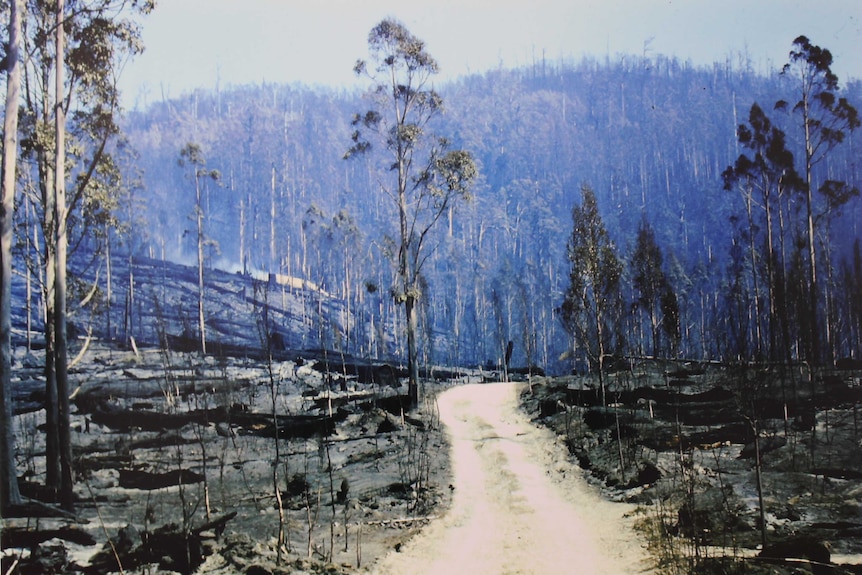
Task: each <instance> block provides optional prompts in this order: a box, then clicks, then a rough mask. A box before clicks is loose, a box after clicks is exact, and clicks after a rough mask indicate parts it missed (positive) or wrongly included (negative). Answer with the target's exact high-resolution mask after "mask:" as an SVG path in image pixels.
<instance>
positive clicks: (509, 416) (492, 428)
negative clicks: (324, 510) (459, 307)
mask: <svg viewBox="0 0 862 575" xmlns="http://www.w3.org/2000/svg"><path fill="white" fill-rule="evenodd" d="M523 385H524V384H509V383H496V384H478V385H465V386H459V387H455V388H452V389H450V390H447V391H446V392H444V393H443V394H441V395H440V398H439V408H440V419H441V421H442V422H443V423H444V424H445V426H446V429H447V433H448V435H449V439H450V442H451V449H452V453H451V456H452V470H453V485H454V487H455V492H454V497H453V501H452V506H451V508H450V509H449V510H448V511H447V512H446V514H445V515H443V516H442V517H441V518H440V519H438V520H436V521H434V522H432V523H431V524H429V525H428V526H427V527H426V528H425V529H424V530H423V531H422V532H421V533H420V534H419V535H417V536H416V537H415V538H414V539H412V540H411V541H410V542H408V543H407V544H406V545H404V546H403V547H402V548H401V551H400V552H395V551H393V552H391V553H389V554H388V555H386V556H385V557H383V558H382V559H381V561H380V562H378V564H377V565H375V567H374V569H373V572H374V573H378V574H380V575H387V574H391V575H396V574H397V575H405V574H408V573H409V574H417V575H418V574H423V573H427V574H435V575H436V574H446V575H452V574H458V573H464V574H468V573H469V574H470V575H484V574H488V575H501V574H506V575H515V574H519V575H520V574H524V575H526V574H536V575H551V574H554V573H560V574H563V573H565V574H578V573H583V574H584V575H626V574H634V573H644V572H646V567H645V552H644V550H643V547H642V544H641V541H640V539H639V538H638V536H637V535H636V533H635V532H633V531H632V529H631V521H630V520H629V519H626V518H625V517H624V514H625V513H627V512H629V511H631V510H632V507H631V506H628V505H624V504H620V503H611V502H608V501H605V500H603V499H601V498H600V497H599V495H598V494H597V493H596V492H595V491H594V489H593V488H591V487H590V486H589V485H587V484H586V482H585V481H584V479H583V477H582V472H581V471H580V470H579V469H578V468H577V467H575V466H572V465H570V464H569V463H567V462H565V457H563V456H562V454H561V450H562V446H561V445H560V444H559V443H558V442H557V441H556V440H555V438H554V436H553V434H552V433H551V432H549V431H548V430H546V429H544V428H538V427H536V426H535V425H533V424H532V423H530V421H529V420H528V419H527V418H526V416H525V415H524V414H523V412H521V411H520V410H519V409H518V401H517V398H518V393H520V391H521V390H522V389H523Z"/></svg>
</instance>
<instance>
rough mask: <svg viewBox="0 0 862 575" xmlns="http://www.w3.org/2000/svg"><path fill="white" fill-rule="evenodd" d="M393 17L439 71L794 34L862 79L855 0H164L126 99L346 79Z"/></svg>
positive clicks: (444, 75) (748, 42)
mask: <svg viewBox="0 0 862 575" xmlns="http://www.w3.org/2000/svg"><path fill="white" fill-rule="evenodd" d="M387 16H394V17H396V18H398V19H399V20H401V21H402V22H403V23H404V24H405V25H406V26H407V27H408V28H409V29H410V31H411V32H412V33H413V34H414V35H416V36H418V37H419V38H421V39H423V40H425V42H426V45H427V48H428V51H429V52H430V53H431V54H432V55H433V56H434V57H435V58H436V59H437V60H438V62H439V63H440V66H441V74H440V81H445V80H446V79H449V78H453V77H457V76H461V75H464V74H467V73H470V72H480V71H483V70H487V69H489V68H495V67H497V66H499V65H503V66H505V67H513V66H518V65H524V64H529V63H530V62H531V61H533V60H534V59H540V58H542V55H543V54H544V56H545V57H546V58H548V59H549V60H557V59H560V58H566V59H574V60H579V59H580V58H581V57H582V56H584V55H592V56H596V57H600V58H604V56H605V55H607V54H610V56H611V57H616V56H617V55H618V54H623V53H628V54H642V53H643V51H644V48H645V45H646V49H647V51H648V53H650V54H665V55H670V56H677V57H679V58H680V59H682V60H687V59H691V61H692V62H694V63H695V64H706V63H710V62H714V61H724V60H725V59H727V58H728V57H730V58H732V59H733V60H734V61H737V60H738V57H739V54H741V53H743V52H746V53H747V54H748V56H749V58H750V59H751V61H752V63H753V64H754V66H755V68H756V69H757V70H759V71H763V72H765V71H767V70H770V69H774V68H778V67H780V66H781V65H782V64H783V63H784V62H786V60H787V53H788V51H789V50H790V48H791V45H792V42H793V39H794V38H796V37H797V36H798V35H800V34H805V35H807V36H808V37H809V38H810V39H811V41H812V42H813V43H815V44H818V45H820V46H823V47H826V48H829V49H830V50H831V51H832V53H833V55H834V57H835V65H834V67H833V70H834V71H835V72H836V73H837V74H838V76H839V79H840V80H841V81H845V80H846V79H847V78H848V77H853V78H856V79H862V0H805V1H803V0H672V1H671V0H528V1H517V2H516V1H512V0H496V1H495V0H435V1H426V0H158V6H157V8H156V10H155V11H154V12H153V13H152V14H150V15H149V16H147V17H146V18H144V19H143V40H144V43H145V45H146V46H147V50H146V52H145V53H144V54H143V55H142V56H139V57H138V58H137V59H136V60H134V61H133V62H131V63H129V64H127V66H126V68H125V69H124V71H123V76H122V80H121V85H122V88H123V91H124V102H125V105H126V107H128V108H134V107H135V105H136V104H144V103H146V102H153V101H156V100H159V99H161V98H162V97H163V96H165V97H174V96H179V95H181V94H182V93H184V92H188V91H190V90H192V89H194V88H196V87H207V88H212V87H215V85H216V81H217V79H219V80H220V82H221V85H222V86H223V87H224V86H228V85H231V84H247V83H260V82H262V81H268V82H301V83H305V84H318V85H325V86H336V87H340V86H348V87H349V86H354V85H355V79H354V77H353V72H352V68H353V64H354V62H355V61H356V59H357V58H360V57H365V55H366V47H367V37H368V31H369V30H370V29H371V28H372V26H374V24H376V23H377V22H379V21H380V20H381V19H382V18H384V17H387Z"/></svg>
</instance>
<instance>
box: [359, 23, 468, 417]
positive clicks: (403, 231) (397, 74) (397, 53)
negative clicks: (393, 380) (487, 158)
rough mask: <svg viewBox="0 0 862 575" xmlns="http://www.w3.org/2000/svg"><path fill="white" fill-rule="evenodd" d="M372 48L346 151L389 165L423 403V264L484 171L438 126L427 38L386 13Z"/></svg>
mask: <svg viewBox="0 0 862 575" xmlns="http://www.w3.org/2000/svg"><path fill="white" fill-rule="evenodd" d="M368 49H369V53H370V56H371V59H370V62H366V61H365V60H358V61H357V62H356V66H355V67H354V71H355V72H356V74H357V75H360V76H365V77H367V78H368V79H369V80H370V82H371V88H370V90H369V92H368V101H369V102H370V106H369V109H368V110H367V111H365V112H363V113H360V114H356V115H354V117H353V127H354V132H353V135H352V141H353V143H352V145H351V146H350V148H349V149H348V151H347V153H346V154H345V158H349V157H352V156H355V155H359V154H362V155H366V154H369V153H375V156H374V158H375V160H379V162H380V165H381V166H383V167H384V168H385V169H386V170H387V171H388V172H389V175H388V176H385V177H382V178H381V179H380V189H381V192H382V193H383V194H385V196H386V197H387V198H388V199H389V200H391V201H392V205H393V207H394V209H395V213H396V214H397V222H398V233H397V235H396V236H395V238H394V239H392V241H391V244H392V245H393V250H392V254H391V260H392V263H393V266H394V268H395V272H396V273H395V276H396V284H395V285H394V286H393V289H392V293H393V296H394V297H395V300H396V301H397V302H398V303H399V304H403V306H404V312H405V317H406V322H407V366H408V372H409V394H410V402H411V404H412V405H413V406H415V405H416V404H417V403H418V400H419V386H418V380H419V366H418V362H417V342H416V332H417V329H418V309H417V303H418V301H419V299H420V298H421V297H422V293H421V292H422V290H421V287H420V286H422V285H423V282H422V281H421V273H422V267H423V264H424V263H425V262H426V261H427V259H428V257H429V256H430V255H431V253H432V252H433V248H432V247H431V245H430V242H429V240H430V234H431V231H432V230H433V229H434V226H435V224H436V223H437V222H438V221H440V219H441V217H442V216H443V215H444V214H446V213H448V212H449V210H450V208H451V207H452V206H453V205H454V204H455V203H456V202H457V201H458V200H467V199H469V198H470V186H471V183H472V182H473V180H474V179H475V177H476V174H477V172H476V165H475V163H474V161H473V157H472V155H471V154H470V153H469V152H467V151H464V150H458V149H451V144H450V142H449V140H447V139H446V138H444V137H441V136H439V135H438V134H436V133H435V132H434V129H433V127H434V125H433V120H434V119H435V118H436V117H438V116H439V115H440V114H441V113H442V111H443V99H442V98H441V97H440V95H439V94H438V93H437V92H435V91H434V89H433V87H432V86H431V85H430V80H431V77H432V76H433V75H434V74H436V73H437V71H438V66H437V61H436V60H434V58H433V57H432V56H431V55H430V54H429V53H428V52H427V51H426V50H425V43H424V42H423V41H422V40H420V39H418V38H416V37H415V36H413V35H412V34H411V33H410V32H409V31H408V30H407V28H405V27H404V25H403V24H401V23H400V22H398V21H396V20H393V19H385V20H383V21H381V22H380V23H379V24H377V25H376V26H375V27H374V28H372V30H371V32H370V33H369V35H368ZM387 243H388V242H387Z"/></svg>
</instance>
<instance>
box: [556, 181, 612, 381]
mask: <svg viewBox="0 0 862 575" xmlns="http://www.w3.org/2000/svg"><path fill="white" fill-rule="evenodd" d="M581 194H582V201H581V205H580V206H575V207H574V208H573V209H572V223H573V227H572V235H571V238H570V239H569V243H568V259H569V262H570V264H571V269H570V272H569V287H568V289H567V290H566V293H565V297H564V299H563V303H562V305H561V306H560V307H559V314H560V319H561V321H562V323H563V326H564V327H565V329H566V331H567V332H569V334H571V335H572V336H574V337H575V339H576V341H577V343H578V344H579V345H581V346H583V347H584V348H585V349H586V351H587V352H588V353H589V354H590V356H591V357H592V358H594V359H595V360H596V362H597V363H598V365H599V368H600V369H601V365H602V362H603V361H604V355H605V352H606V350H608V349H610V348H611V346H612V341H611V337H612V335H613V333H614V329H613V327H612V326H611V325H610V322H611V319H612V317H613V314H612V312H613V306H614V305H615V304H616V303H617V300H618V296H619V285H620V278H621V276H622V264H621V263H620V260H619V258H618V257H617V255H616V249H615V247H614V245H613V243H612V242H611V240H610V238H609V236H608V232H607V230H606V229H605V225H604V223H603V222H602V218H601V216H600V215H599V211H598V205H597V203H596V196H595V193H594V192H593V190H592V188H590V187H589V186H588V185H586V184H584V185H582V186H581Z"/></svg>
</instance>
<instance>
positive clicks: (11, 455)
mask: <svg viewBox="0 0 862 575" xmlns="http://www.w3.org/2000/svg"><path fill="white" fill-rule="evenodd" d="M23 7H24V3H23V1H22V0H12V1H11V2H9V40H8V43H7V45H6V56H5V62H6V67H5V68H6V69H5V72H6V106H5V117H4V121H3V159H2V162H3V163H2V172H3V173H2V186H3V188H2V205H0V409H2V410H0V418H2V423H0V509H2V510H5V509H6V508H7V507H8V506H9V505H17V504H20V503H21V493H20V491H19V490H18V473H17V465H16V463H15V441H14V439H15V437H14V433H15V431H14V426H13V421H12V220H13V217H14V213H15V187H16V186H15V173H16V169H17V165H18V105H19V98H20V91H21V61H20V58H19V55H20V51H21V10H22V9H23Z"/></svg>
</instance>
